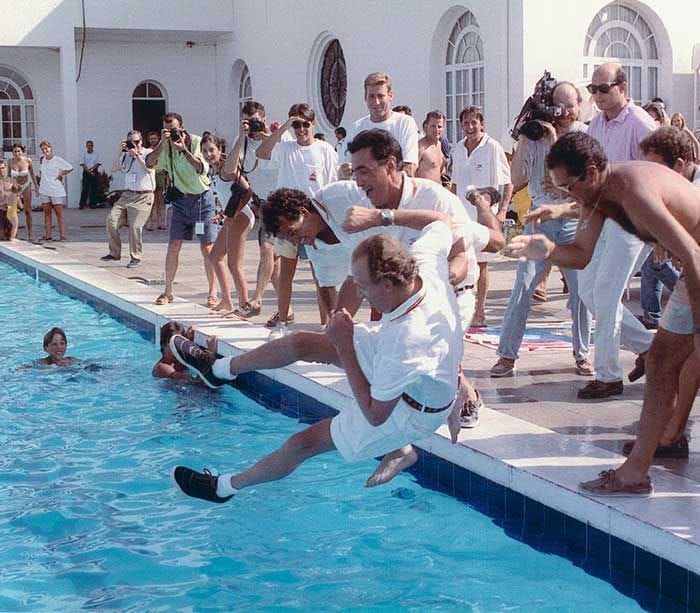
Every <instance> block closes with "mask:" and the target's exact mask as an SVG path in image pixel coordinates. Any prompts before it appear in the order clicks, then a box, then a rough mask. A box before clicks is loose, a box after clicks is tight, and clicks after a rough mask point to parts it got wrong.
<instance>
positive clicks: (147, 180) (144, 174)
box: [119, 148, 156, 192]
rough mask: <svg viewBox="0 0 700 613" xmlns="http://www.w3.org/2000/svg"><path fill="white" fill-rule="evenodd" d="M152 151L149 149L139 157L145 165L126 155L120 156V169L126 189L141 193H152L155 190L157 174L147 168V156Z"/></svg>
mask: <svg viewBox="0 0 700 613" xmlns="http://www.w3.org/2000/svg"><path fill="white" fill-rule="evenodd" d="M151 151H152V149H147V148H144V149H142V150H141V153H140V154H139V156H140V157H141V161H142V162H143V163H141V162H137V161H136V160H135V159H134V158H132V157H131V156H130V155H127V154H126V153H122V154H121V156H119V168H120V170H121V172H122V173H123V174H124V189H127V190H131V191H140V192H143V191H146V192H150V191H153V190H154V189H155V186H156V178H155V174H156V172H155V170H153V169H151V168H146V156H147V155H148V154H149V153H150V152H151Z"/></svg>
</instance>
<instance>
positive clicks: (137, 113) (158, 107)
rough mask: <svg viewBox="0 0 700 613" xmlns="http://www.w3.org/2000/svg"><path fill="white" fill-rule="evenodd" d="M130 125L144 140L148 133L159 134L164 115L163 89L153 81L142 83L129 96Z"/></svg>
mask: <svg viewBox="0 0 700 613" xmlns="http://www.w3.org/2000/svg"><path fill="white" fill-rule="evenodd" d="M131 111H132V119H133V122H132V125H133V127H134V129H135V130H138V131H139V132H141V134H142V136H143V138H144V139H145V138H146V134H148V132H151V131H154V132H160V130H161V128H162V127H163V115H165V95H164V92H163V88H162V87H161V86H160V85H158V84H157V83H154V82H153V81H142V82H141V83H139V84H138V85H137V86H136V88H135V89H134V93H133V94H132V95H131Z"/></svg>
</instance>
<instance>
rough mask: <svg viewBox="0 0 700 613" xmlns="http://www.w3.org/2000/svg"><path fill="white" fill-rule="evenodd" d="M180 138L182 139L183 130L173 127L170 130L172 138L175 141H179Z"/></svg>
mask: <svg viewBox="0 0 700 613" xmlns="http://www.w3.org/2000/svg"><path fill="white" fill-rule="evenodd" d="M180 139H182V130H180V129H179V128H173V129H172V130H170V140H171V141H173V142H174V143H179V142H180Z"/></svg>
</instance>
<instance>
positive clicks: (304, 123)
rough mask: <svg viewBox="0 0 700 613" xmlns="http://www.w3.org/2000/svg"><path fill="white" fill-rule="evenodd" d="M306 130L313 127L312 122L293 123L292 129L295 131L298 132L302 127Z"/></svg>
mask: <svg viewBox="0 0 700 613" xmlns="http://www.w3.org/2000/svg"><path fill="white" fill-rule="evenodd" d="M302 126H303V127H304V128H310V127H311V122H310V121H293V122H292V128H294V129H295V130H298V129H299V128H301V127H302Z"/></svg>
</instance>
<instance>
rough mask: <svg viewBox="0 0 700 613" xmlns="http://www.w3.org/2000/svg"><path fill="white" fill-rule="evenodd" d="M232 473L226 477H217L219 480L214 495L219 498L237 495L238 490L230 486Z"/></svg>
mask: <svg viewBox="0 0 700 613" xmlns="http://www.w3.org/2000/svg"><path fill="white" fill-rule="evenodd" d="M232 476H233V473H231V474H228V475H219V480H218V481H217V482H216V495H217V496H219V497H220V498H226V497H227V496H233V495H234V494H238V492H239V490H237V489H236V488H235V487H233V486H232V485H231V477H232Z"/></svg>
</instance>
